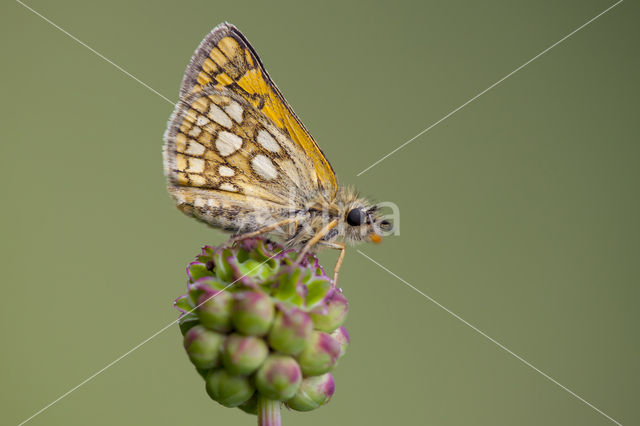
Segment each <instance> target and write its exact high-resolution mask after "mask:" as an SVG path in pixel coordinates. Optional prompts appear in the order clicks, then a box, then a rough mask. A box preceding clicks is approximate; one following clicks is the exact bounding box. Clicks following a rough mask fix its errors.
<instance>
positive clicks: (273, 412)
mask: <svg viewBox="0 0 640 426" xmlns="http://www.w3.org/2000/svg"><path fill="white" fill-rule="evenodd" d="M258 426H282V420H281V418H280V401H274V400H272V399H267V398H265V397H263V396H262V395H258Z"/></svg>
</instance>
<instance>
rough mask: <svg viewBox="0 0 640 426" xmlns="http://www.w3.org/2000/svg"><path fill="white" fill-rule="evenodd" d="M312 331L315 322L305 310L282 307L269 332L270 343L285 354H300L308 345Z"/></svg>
mask: <svg viewBox="0 0 640 426" xmlns="http://www.w3.org/2000/svg"><path fill="white" fill-rule="evenodd" d="M312 331H313V322H312V321H311V319H310V318H309V316H308V315H307V314H306V313H305V312H304V311H302V310H300V309H297V308H293V307H281V308H279V309H278V312H277V313H276V317H275V320H274V321H273V326H272V327H271V331H270V332H269V345H270V346H271V347H272V348H273V349H275V350H276V351H278V352H282V353H283V354H287V355H298V354H299V353H300V352H302V351H303V350H304V348H305V346H306V345H307V339H308V338H309V336H310V335H311V332H312Z"/></svg>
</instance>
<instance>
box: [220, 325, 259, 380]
mask: <svg viewBox="0 0 640 426" xmlns="http://www.w3.org/2000/svg"><path fill="white" fill-rule="evenodd" d="M267 355H269V348H268V347H267V344H266V343H265V342H264V340H262V339H261V338H259V337H255V336H243V335H241V334H232V335H230V336H229V337H227V339H226V340H225V342H224V348H223V350H222V363H223V364H224V367H225V368H226V369H227V371H229V372H230V373H231V374H250V373H253V372H254V371H255V370H256V369H257V368H258V367H260V365H262V363H263V362H264V360H265V359H266V358H267Z"/></svg>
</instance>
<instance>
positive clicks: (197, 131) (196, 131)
mask: <svg viewBox="0 0 640 426" xmlns="http://www.w3.org/2000/svg"><path fill="white" fill-rule="evenodd" d="M200 132H202V129H201V128H200V127H198V126H193V127H192V128H191V130H189V136H193V137H194V138H197V137H198V136H200Z"/></svg>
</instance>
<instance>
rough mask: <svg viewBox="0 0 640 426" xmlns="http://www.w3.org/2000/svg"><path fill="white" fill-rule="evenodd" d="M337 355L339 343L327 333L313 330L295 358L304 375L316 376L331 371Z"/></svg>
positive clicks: (338, 354) (338, 353)
mask: <svg viewBox="0 0 640 426" xmlns="http://www.w3.org/2000/svg"><path fill="white" fill-rule="evenodd" d="M339 356H340V343H338V341H337V340H335V339H334V338H333V337H331V336H329V335H328V334H327V333H324V332H322V331H314V332H313V334H312V335H311V338H310V341H309V345H308V346H307V347H306V348H305V350H304V351H303V352H302V353H301V354H300V355H299V356H298V358H297V359H298V362H299V363H300V368H301V369H302V372H303V373H304V375H305V376H317V375H320V374H324V373H327V372H329V371H331V369H332V368H333V366H334V365H335V364H336V362H337V361H338V357H339Z"/></svg>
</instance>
